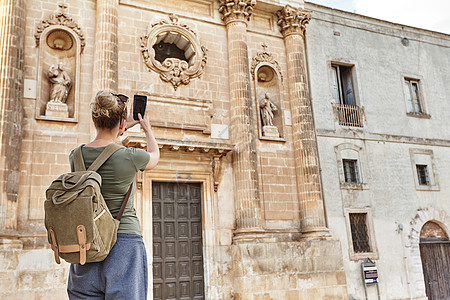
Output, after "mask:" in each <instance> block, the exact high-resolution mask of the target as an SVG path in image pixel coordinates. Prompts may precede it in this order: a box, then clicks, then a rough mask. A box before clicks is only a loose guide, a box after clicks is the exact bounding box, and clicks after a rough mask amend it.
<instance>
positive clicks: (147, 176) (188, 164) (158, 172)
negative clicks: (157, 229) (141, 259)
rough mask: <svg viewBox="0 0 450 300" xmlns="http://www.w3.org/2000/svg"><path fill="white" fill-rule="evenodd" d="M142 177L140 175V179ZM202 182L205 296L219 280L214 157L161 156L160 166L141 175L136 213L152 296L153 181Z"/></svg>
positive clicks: (149, 297) (150, 295)
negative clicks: (195, 159) (216, 265)
mask: <svg viewBox="0 0 450 300" xmlns="http://www.w3.org/2000/svg"><path fill="white" fill-rule="evenodd" d="M138 181H139V179H138ZM153 181H155V182H173V183H200V184H201V213H202V241H203V272H204V273H203V274H204V288H205V291H204V292H205V299H209V295H210V294H211V292H210V290H211V285H210V284H209V283H210V282H220V281H218V280H220V279H219V278H215V277H218V276H217V275H216V274H214V273H213V272H212V270H213V264H212V262H213V257H214V247H213V246H214V245H217V244H218V243H217V241H216V237H217V234H216V228H214V216H215V215H217V209H218V207H217V205H214V204H215V203H217V201H215V197H216V194H215V193H214V180H213V170H212V168H211V160H209V159H205V160H204V161H195V162H193V161H185V160H184V161H183V160H178V161H176V160H171V159H167V160H162V161H160V163H159V165H158V167H157V168H155V169H153V170H151V171H146V172H144V173H143V174H142V177H141V183H142V188H141V194H140V195H137V197H136V200H137V205H136V209H137V213H138V217H139V219H140V220H141V227H142V235H143V238H144V243H145V244H146V245H147V247H146V248H147V256H148V267H149V274H148V275H149V283H148V284H149V293H148V294H149V296H148V299H153V247H152V240H153V233H152V224H153V220H152V183H153Z"/></svg>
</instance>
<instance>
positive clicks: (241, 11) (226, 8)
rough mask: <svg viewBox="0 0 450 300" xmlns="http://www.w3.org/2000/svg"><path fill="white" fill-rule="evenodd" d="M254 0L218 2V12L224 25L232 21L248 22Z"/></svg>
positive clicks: (225, 0)
mask: <svg viewBox="0 0 450 300" xmlns="http://www.w3.org/2000/svg"><path fill="white" fill-rule="evenodd" d="M255 4H256V0H219V5H220V7H219V12H220V13H221V14H222V20H223V21H224V22H225V24H228V23H230V22H233V21H240V22H248V21H250V17H251V16H252V13H253V7H254V6H255Z"/></svg>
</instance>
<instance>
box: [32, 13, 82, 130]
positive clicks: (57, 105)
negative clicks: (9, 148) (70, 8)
mask: <svg viewBox="0 0 450 300" xmlns="http://www.w3.org/2000/svg"><path fill="white" fill-rule="evenodd" d="M58 6H59V10H58V11H57V12H55V13H54V14H52V15H51V16H49V17H48V18H47V19H45V20H42V21H41V23H40V24H39V25H38V27H37V30H36V33H35V39H36V46H37V47H38V49H39V50H38V51H39V56H38V62H39V63H38V76H37V99H36V119H44V120H52V121H66V122H77V121H78V99H79V90H80V89H79V86H80V55H81V53H82V51H83V49H84V45H85V43H84V36H83V34H82V32H81V29H80V27H79V26H78V25H77V24H76V23H75V22H74V21H73V20H72V18H71V17H70V16H69V15H67V14H66V13H65V9H66V8H67V5H66V4H59V5H58Z"/></svg>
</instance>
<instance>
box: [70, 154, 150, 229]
mask: <svg viewBox="0 0 450 300" xmlns="http://www.w3.org/2000/svg"><path fill="white" fill-rule="evenodd" d="M105 148H106V147H98V148H94V147H86V146H83V147H82V148H81V153H82V154H83V159H84V164H85V166H86V169H88V168H89V166H90V165H91V164H92V163H93V162H94V160H95V159H96V158H97V157H98V156H99V155H100V153H102V151H103V150H104V149H105ZM149 160H150V154H149V153H148V152H146V151H144V150H142V149H137V148H122V149H120V150H118V151H116V152H115V153H114V154H113V155H112V156H111V157H110V158H109V159H108V160H107V161H106V162H105V163H104V164H103V165H102V166H101V167H100V168H99V169H98V170H97V173H98V174H100V176H101V177H102V186H101V193H102V195H103V198H104V199H105V201H106V205H107V206H108V208H109V211H110V212H111V214H112V215H113V217H115V216H116V215H117V214H118V213H119V210H120V207H121V206H122V202H123V200H124V199H125V195H126V193H127V192H128V189H129V188H130V184H131V183H132V182H134V178H135V176H136V173H137V172H138V171H139V170H140V171H143V170H144V169H145V167H146V166H147V163H148V162H149ZM69 161H70V167H71V169H72V171H74V169H75V167H74V163H73V151H72V152H71V153H70V155H69ZM135 193H136V184H133V189H132V191H131V195H130V198H129V199H128V203H127V205H126V207H125V211H124V212H123V216H122V219H121V221H120V225H119V230H118V233H130V234H137V235H142V234H141V226H140V223H139V219H138V217H137V215H136V210H135V209H134V195H135Z"/></svg>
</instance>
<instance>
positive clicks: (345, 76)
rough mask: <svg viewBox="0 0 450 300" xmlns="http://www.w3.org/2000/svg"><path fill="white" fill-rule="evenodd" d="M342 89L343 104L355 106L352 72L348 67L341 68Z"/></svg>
mask: <svg viewBox="0 0 450 300" xmlns="http://www.w3.org/2000/svg"><path fill="white" fill-rule="evenodd" d="M341 77H342V89H343V90H344V103H345V104H349V105H356V103H355V94H354V92H353V80H352V71H351V68H349V67H342V68H341Z"/></svg>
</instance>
